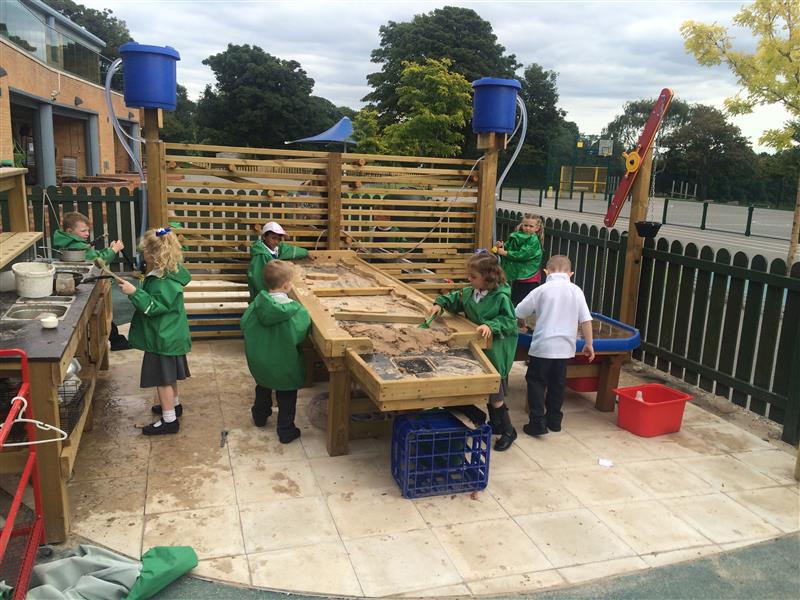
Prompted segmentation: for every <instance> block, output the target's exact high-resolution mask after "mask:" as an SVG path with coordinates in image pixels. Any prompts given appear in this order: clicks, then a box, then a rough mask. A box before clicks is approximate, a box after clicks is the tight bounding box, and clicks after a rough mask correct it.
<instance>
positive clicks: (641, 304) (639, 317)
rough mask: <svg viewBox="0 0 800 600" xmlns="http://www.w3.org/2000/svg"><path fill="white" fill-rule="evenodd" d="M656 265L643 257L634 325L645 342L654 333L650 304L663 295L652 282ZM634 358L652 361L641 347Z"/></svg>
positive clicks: (635, 352) (648, 245) (649, 243)
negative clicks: (649, 312) (655, 289)
mask: <svg viewBox="0 0 800 600" xmlns="http://www.w3.org/2000/svg"><path fill="white" fill-rule="evenodd" d="M652 246H653V240H645V242H644V247H645V248H652ZM654 263H655V260H654V259H653V258H651V257H649V256H646V255H643V256H642V262H641V269H642V271H641V275H640V278H639V294H638V296H637V300H636V315H635V321H634V323H636V328H637V329H638V330H639V331H640V332H641V335H642V340H644V341H650V337H651V336H652V333H651V331H650V329H649V328H648V321H647V314H648V313H647V309H648V307H649V306H650V302H652V301H653V300H654V298H653V296H655V295H659V294H661V290H657V291H653V284H652V282H653V271H654ZM656 335H657V334H656ZM633 356H634V357H635V358H638V359H640V360H643V359H645V358H647V359H648V361H649V359H650V357H649V356H646V355H645V353H644V350H643V348H641V347H640V348H638V349H636V350H634V351H633ZM649 362H652V361H649Z"/></svg>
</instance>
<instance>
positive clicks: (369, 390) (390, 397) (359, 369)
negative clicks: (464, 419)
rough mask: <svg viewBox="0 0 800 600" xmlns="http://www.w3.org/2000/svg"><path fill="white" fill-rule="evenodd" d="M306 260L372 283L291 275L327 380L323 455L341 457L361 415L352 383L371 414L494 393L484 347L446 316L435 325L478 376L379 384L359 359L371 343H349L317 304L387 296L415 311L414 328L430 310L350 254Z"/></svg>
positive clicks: (466, 325)
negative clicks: (466, 354)
mask: <svg viewBox="0 0 800 600" xmlns="http://www.w3.org/2000/svg"><path fill="white" fill-rule="evenodd" d="M311 256H312V257H313V263H311V265H312V266H310V268H311V269H313V268H314V267H322V266H328V265H337V266H340V267H344V268H345V269H348V270H351V271H352V272H353V273H356V274H363V275H365V276H366V277H368V278H371V279H374V280H375V282H376V284H377V285H375V286H371V287H362V288H353V287H349V288H346V287H328V286H320V285H314V283H313V282H309V281H304V279H303V277H302V274H301V273H300V270H299V269H297V270H296V277H295V281H294V288H293V291H292V296H293V297H294V298H295V299H296V300H297V301H298V302H300V303H301V304H303V306H305V307H306V309H307V310H308V312H309V315H310V316H311V333H310V338H311V341H312V343H313V345H314V348H315V349H316V351H317V352H318V354H319V356H320V358H321V359H322V361H323V362H324V363H325V368H326V369H327V371H328V373H329V377H330V378H329V383H328V423H327V449H328V454H329V455H331V456H338V455H340V454H347V448H348V443H349V440H350V420H351V414H352V413H353V412H354V411H356V410H357V411H362V410H363V404H361V405H358V406H357V405H355V404H353V403H352V402H351V385H350V383H351V381H353V382H356V383H357V384H358V385H359V387H360V388H361V389H362V390H363V391H364V392H365V393H366V395H367V396H368V397H369V399H370V400H371V401H372V404H373V405H374V406H373V407H372V410H376V409H377V410H380V411H383V412H386V411H399V410H414V409H426V408H434V407H438V406H452V405H464V404H477V403H483V402H485V401H486V398H487V397H488V395H489V394H491V393H493V392H496V391H497V390H498V389H499V386H500V375H499V374H498V373H497V371H496V370H495V369H494V367H493V366H492V363H491V362H490V361H489V359H488V358H486V355H485V354H484V353H483V352H482V350H481V348H482V347H486V346H487V342H486V341H485V340H481V339H480V338H478V337H477V335H476V331H475V329H476V327H475V324H474V323H472V322H470V321H468V320H467V319H465V318H463V317H460V316H456V315H452V314H445V315H443V316H442V317H440V318H439V319H438V320H437V323H441V324H443V325H445V326H446V327H448V328H449V329H451V330H453V333H452V334H451V335H450V338H449V343H450V344H451V345H452V346H453V347H459V348H467V349H469V350H470V352H471V353H472V357H473V359H474V360H475V361H477V362H478V363H479V365H480V366H481V368H482V369H483V371H484V373H483V374H479V375H471V376H463V375H460V376H437V377H435V378H425V379H416V378H407V379H402V380H386V379H383V378H382V377H381V376H380V375H379V374H378V373H377V372H376V371H375V370H374V369H373V368H372V367H371V366H370V365H369V363H368V362H367V361H366V360H364V358H363V357H362V356H361V355H367V354H371V353H372V352H373V351H374V348H373V344H372V341H371V340H370V339H369V338H366V337H354V336H352V335H351V334H350V333H348V332H347V331H346V330H345V329H343V328H342V327H341V326H340V323H339V321H338V319H336V318H335V316H334V314H336V313H334V311H333V310H328V309H326V308H325V307H324V306H323V304H322V303H321V302H320V298H324V297H327V298H331V297H346V296H351V297H352V296H361V295H364V296H388V295H393V296H396V297H400V298H402V299H404V300H406V301H408V302H409V303H411V304H413V305H415V306H417V307H418V308H419V315H418V316H417V319H416V321H417V322H421V321H422V320H423V319H424V318H425V316H426V314H425V310H426V308H427V307H430V306H431V304H432V303H431V300H430V298H429V297H428V296H426V295H425V294H423V293H421V292H420V291H418V290H415V289H414V288H413V287H411V286H409V285H406V284H404V283H402V282H400V281H397V280H395V279H394V278H392V277H390V276H389V275H387V274H386V273H384V272H383V271H381V270H380V269H379V268H377V267H376V266H375V265H371V264H369V263H367V262H365V261H363V260H361V259H360V258H358V256H357V255H356V254H355V252H352V251H350V250H329V251H312V252H311ZM362 322H374V321H371V320H365V321H362ZM414 326H415V325H414V324H413V323H409V324H408V327H414Z"/></svg>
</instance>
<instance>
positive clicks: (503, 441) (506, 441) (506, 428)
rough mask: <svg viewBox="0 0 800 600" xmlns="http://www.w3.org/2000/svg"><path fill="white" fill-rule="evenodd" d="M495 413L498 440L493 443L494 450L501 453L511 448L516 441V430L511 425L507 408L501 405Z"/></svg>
mask: <svg viewBox="0 0 800 600" xmlns="http://www.w3.org/2000/svg"><path fill="white" fill-rule="evenodd" d="M494 410H496V411H497V418H498V420H499V421H500V427H501V429H500V438H499V439H498V440H497V441H496V442H495V443H494V449H495V450H497V451H498V452H503V451H505V450H508V449H509V448H511V445H512V444H513V443H514V440H516V439H517V430H516V429H514V426H513V425H512V424H511V417H510V416H509V414H508V406H506V405H505V404H503V406H501V407H499V408H495V409H494Z"/></svg>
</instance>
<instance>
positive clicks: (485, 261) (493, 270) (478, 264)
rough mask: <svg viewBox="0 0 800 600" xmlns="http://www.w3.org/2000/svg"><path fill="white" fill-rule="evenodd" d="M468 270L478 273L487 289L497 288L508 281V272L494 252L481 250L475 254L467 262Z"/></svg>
mask: <svg viewBox="0 0 800 600" xmlns="http://www.w3.org/2000/svg"><path fill="white" fill-rule="evenodd" d="M467 271H469V272H474V273H478V274H479V275H480V276H481V277H482V278H483V281H484V283H485V284H486V289H487V290H496V289H497V288H498V287H499V286H501V285H503V284H504V283H505V282H506V274H505V273H504V272H503V269H502V268H501V267H500V262H499V261H498V260H497V257H496V256H495V255H494V254H489V253H488V252H481V253H480V254H473V255H472V256H471V257H470V259H469V261H468V262H467Z"/></svg>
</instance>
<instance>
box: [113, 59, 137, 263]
mask: <svg viewBox="0 0 800 600" xmlns="http://www.w3.org/2000/svg"><path fill="white" fill-rule="evenodd" d="M120 65H122V59H121V58H118V59H116V60H115V61H114V62H113V63H111V67H109V69H108V72H107V73H106V87H105V96H106V106H107V107H108V114H109V115H110V117H111V124H112V125H113V126H114V131H115V132H116V133H117V137H118V138H119V141H120V143H121V144H122V147H123V148H125V152H127V153H128V156H130V157H131V162H132V163H133V166H134V167H135V168H136V172H137V173H139V189H140V190H141V202H142V208H141V220H142V224H141V227H140V228H139V238H142V237H144V233H145V231H147V180H146V179H145V176H144V169H143V168H142V163H141V162H139V161H138V160H137V159H136V155H135V154H134V153H133V150H132V149H131V147H130V144H128V141H127V140H126V139H125V137H126V136H127V137H131V136H128V134H126V133H125V131H124V130H123V129H122V125H120V124H119V120H118V119H117V115H116V113H115V112H114V105H113V104H112V102H111V78H112V77H113V76H114V74H115V73H116V72H117V71H118V70H119V67H120ZM131 139H133V138H131ZM142 141H143V140H142ZM136 262H137V264H141V257H140V256H139V252H138V251H137V252H136Z"/></svg>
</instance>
